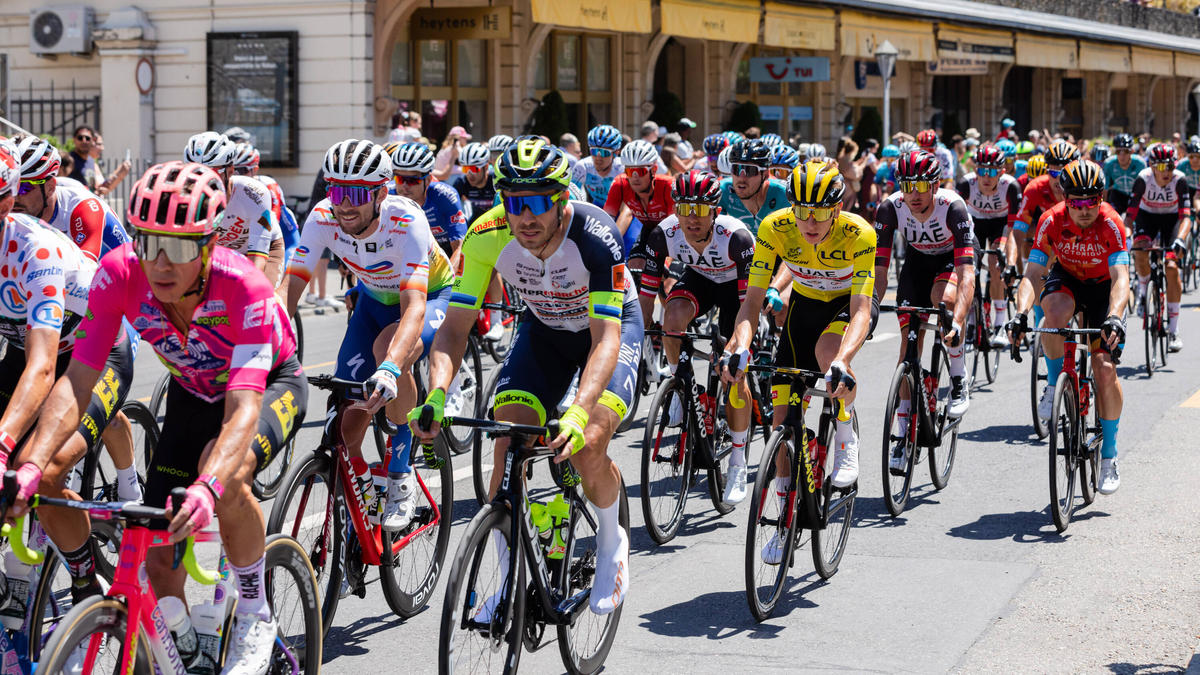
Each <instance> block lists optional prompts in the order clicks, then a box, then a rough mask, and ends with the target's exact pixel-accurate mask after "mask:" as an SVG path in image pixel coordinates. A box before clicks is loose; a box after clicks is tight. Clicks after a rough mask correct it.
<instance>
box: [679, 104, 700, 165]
mask: <svg viewBox="0 0 1200 675" xmlns="http://www.w3.org/2000/svg"><path fill="white" fill-rule="evenodd" d="M695 128H696V123H695V122H693V121H691V120H690V119H688V118H686V117H681V118H679V124H677V125H675V133H677V134H679V145H678V146H676V148H675V152H676V154H678V155H679V157H680V158H683V159H690V160H692V161H691V164H689V165H688V168H687V170H688V171H691V169H692V165H693V164H695V163H696V159H698V156H697V153H696V149H695V148H694V147H693V146H692V129H695Z"/></svg>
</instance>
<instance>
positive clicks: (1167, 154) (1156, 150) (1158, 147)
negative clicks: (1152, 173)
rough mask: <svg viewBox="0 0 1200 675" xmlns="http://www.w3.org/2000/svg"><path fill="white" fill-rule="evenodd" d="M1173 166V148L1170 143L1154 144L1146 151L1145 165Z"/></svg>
mask: <svg viewBox="0 0 1200 675" xmlns="http://www.w3.org/2000/svg"><path fill="white" fill-rule="evenodd" d="M1164 162H1166V163H1170V164H1171V165H1174V164H1175V146H1173V145H1171V144H1170V143H1155V144H1154V145H1152V146H1150V149H1149V150H1147V151H1146V163H1147V164H1162V163H1164Z"/></svg>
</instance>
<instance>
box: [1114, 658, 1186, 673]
mask: <svg viewBox="0 0 1200 675" xmlns="http://www.w3.org/2000/svg"><path fill="white" fill-rule="evenodd" d="M1193 661H1195V659H1193ZM1107 668H1108V672H1110V673H1117V674H1118V675H1134V674H1135V673H1136V675H1160V674H1163V673H1182V672H1185V671H1184V668H1183V666H1179V665H1175V664H1171V663H1110V664H1108V666H1107Z"/></svg>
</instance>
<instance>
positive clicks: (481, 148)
mask: <svg viewBox="0 0 1200 675" xmlns="http://www.w3.org/2000/svg"><path fill="white" fill-rule="evenodd" d="M491 158H492V155H491V151H490V150H488V146H486V145H484V144H483V143H467V144H466V145H464V146H463V148H462V149H461V150H459V151H458V165H459V166H486V165H487V163H488V160H490V159H491Z"/></svg>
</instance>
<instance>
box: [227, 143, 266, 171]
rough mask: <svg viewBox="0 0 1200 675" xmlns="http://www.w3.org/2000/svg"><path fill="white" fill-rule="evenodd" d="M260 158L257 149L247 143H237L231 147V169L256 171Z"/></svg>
mask: <svg viewBox="0 0 1200 675" xmlns="http://www.w3.org/2000/svg"><path fill="white" fill-rule="evenodd" d="M259 160H260V157H259V154H258V149H257V148H255V147H254V146H253V145H250V144H249V143H238V144H236V145H234V146H233V168H235V169H257V168H258V163H259Z"/></svg>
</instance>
